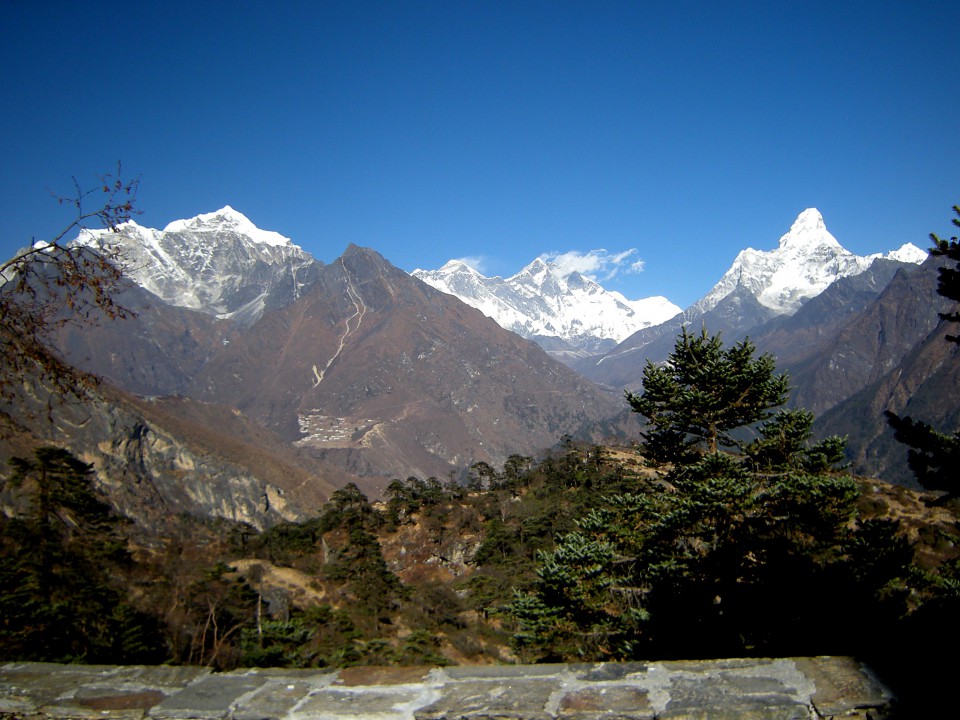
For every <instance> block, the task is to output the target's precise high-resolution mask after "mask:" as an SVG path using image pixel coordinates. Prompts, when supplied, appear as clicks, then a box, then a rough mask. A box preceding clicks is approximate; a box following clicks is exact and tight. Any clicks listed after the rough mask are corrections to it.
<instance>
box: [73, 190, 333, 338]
mask: <svg viewBox="0 0 960 720" xmlns="http://www.w3.org/2000/svg"><path fill="white" fill-rule="evenodd" d="M118 231H119V232H117V233H113V232H110V231H107V230H102V231H95V232H91V231H84V232H82V233H81V234H80V236H79V237H78V238H77V239H76V240H75V241H74V242H77V243H83V244H87V245H92V246H99V245H101V244H110V245H111V246H117V245H119V247H120V251H121V255H122V257H123V258H124V264H125V269H124V271H125V273H126V274H127V275H128V276H129V277H130V278H132V279H133V280H134V281H135V282H136V283H137V284H139V285H140V286H141V287H143V288H145V289H146V290H149V291H150V292H152V293H153V294H154V295H157V296H158V297H160V298H161V299H162V300H163V301H164V302H166V303H168V304H170V305H175V306H179V307H187V308H191V309H193V310H199V311H201V312H205V313H208V314H210V315H215V316H217V317H219V318H231V319H234V320H236V321H238V322H239V323H241V324H242V325H249V324H251V323H253V322H255V321H256V320H257V319H258V318H259V317H260V316H261V315H262V314H263V311H264V310H265V309H266V308H268V307H282V306H284V305H287V304H289V303H290V302H293V301H294V300H296V298H297V297H299V296H300V294H302V292H303V291H304V290H305V289H306V288H307V287H308V286H309V285H311V284H312V283H313V282H314V281H315V280H316V277H317V269H318V266H319V263H317V261H316V260H314V259H313V258H312V257H311V256H310V255H309V254H308V253H306V252H304V251H303V250H302V249H301V248H300V247H299V246H297V245H294V244H293V243H292V242H291V241H290V239H289V238H286V237H284V236H282V235H280V234H279V233H275V232H270V231H267V230H261V229H259V228H258V227H256V226H255V225H254V224H253V223H252V222H250V220H248V219H247V218H246V217H245V216H244V215H243V214H241V213H239V212H237V211H236V210H234V209H233V208H231V207H229V206H227V207H225V208H223V209H221V210H218V211H217V212H214V213H207V214H203V215H198V216H197V217H195V218H191V219H189V220H177V221H175V222H172V223H170V224H169V225H167V227H166V228H164V229H163V230H154V229H152V228H145V227H141V226H140V225H138V224H137V223H135V222H132V221H131V222H127V223H123V224H122V225H120V226H119V227H118Z"/></svg>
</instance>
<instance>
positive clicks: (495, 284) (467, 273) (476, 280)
mask: <svg viewBox="0 0 960 720" xmlns="http://www.w3.org/2000/svg"><path fill="white" fill-rule="evenodd" d="M413 275H414V277H417V278H419V279H420V280H423V281H424V282H425V283H427V284H428V285H432V286H433V287H435V288H437V289H439V290H442V291H443V292H446V293H450V294H451V295H455V296H456V297H458V298H460V299H461V300H462V301H463V302H465V303H467V305H470V306H472V307H475V308H477V309H478V310H480V311H481V312H482V313H483V314H484V315H486V316H487V317H491V318H493V319H494V320H496V321H497V323H498V324H499V325H500V326H501V327H504V328H506V329H507V330H510V331H512V332H515V333H517V334H518V335H520V336H521V337H525V338H529V339H531V340H534V341H535V342H537V343H539V344H540V345H541V346H542V347H543V348H544V349H545V350H547V352H549V353H550V354H551V355H553V356H554V357H556V358H557V359H559V360H562V361H565V362H569V361H571V360H573V359H575V358H577V357H583V356H586V355H596V354H599V353H601V352H604V351H605V350H608V349H610V348H612V347H613V346H614V345H616V344H617V343H618V342H620V341H621V340H623V339H625V338H626V337H628V336H629V335H630V334H632V333H634V332H636V331H637V330H640V329H641V328H645V327H650V326H652V325H657V324H659V323H661V322H663V321H665V320H667V319H669V318H670V317H672V316H674V315H676V314H677V313H679V312H680V308H679V307H677V306H676V305H674V304H673V303H671V302H670V301H669V300H667V299H666V298H664V297H650V298H645V299H642V300H627V299H626V298H625V297H624V296H623V295H621V294H620V293H618V292H614V291H608V290H605V289H604V288H603V287H601V286H600V285H599V284H598V283H596V282H594V281H593V280H591V279H590V278H588V277H585V276H584V275H581V274H580V273H578V272H573V273H564V272H563V271H562V270H561V269H560V267H559V266H558V265H557V264H555V263H552V262H548V261H545V260H543V259H540V258H538V259H536V260H534V261H533V262H532V263H530V264H529V265H527V266H526V267H525V268H523V270H521V271H520V272H518V273H517V274H516V275H513V276H512V277H509V278H507V279H506V280H504V279H503V278H501V277H492V278H490V277H485V276H484V275H482V274H480V273H479V272H477V271H476V270H474V269H473V268H471V267H470V266H469V265H467V264H466V263H464V262H463V261H461V260H451V261H450V262H448V263H447V264H446V265H444V266H443V267H442V268H440V269H439V270H414V271H413Z"/></svg>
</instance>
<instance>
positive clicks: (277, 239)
mask: <svg viewBox="0 0 960 720" xmlns="http://www.w3.org/2000/svg"><path fill="white" fill-rule="evenodd" d="M163 232H165V233H183V232H233V233H237V234H240V235H243V236H245V237H247V238H249V239H250V240H251V241H253V242H255V243H260V244H263V245H270V246H273V247H282V246H286V245H293V241H291V240H290V238H288V237H284V236H283V235H281V234H280V233H278V232H273V231H272V230H261V229H260V228H258V227H257V226H256V225H254V224H253V223H252V222H250V220H249V219H248V218H247V216H246V215H244V214H243V213H241V212H238V211H237V210H234V209H233V208H232V207H230V206H229V205H225V206H223V207H222V208H220V209H219V210H217V211H216V212H212V213H201V214H200V215H197V216H196V217H193V218H189V219H187V220H174V221H173V222H172V223H170V224H169V225H167V226H166V227H165V228H164V229H163Z"/></svg>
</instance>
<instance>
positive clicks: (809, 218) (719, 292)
mask: <svg viewBox="0 0 960 720" xmlns="http://www.w3.org/2000/svg"><path fill="white" fill-rule="evenodd" d="M926 257H927V253H925V252H923V251H922V250H921V249H920V248H918V247H916V246H915V245H913V244H911V243H906V244H905V245H903V246H902V247H901V248H900V249H899V250H895V251H893V252H890V253H875V254H872V255H866V256H860V255H855V254H853V253H852V252H850V251H848V250H846V249H845V248H844V247H843V246H842V245H841V244H840V243H839V242H837V239H836V238H835V237H834V236H833V235H831V234H830V232H829V231H828V230H827V227H826V224H825V223H824V221H823V216H822V215H821V214H820V211H819V210H817V209H816V208H808V209H807V210H804V211H803V212H802V213H800V215H798V216H797V219H796V220H794V222H793V225H791V226H790V230H789V231H788V232H787V233H786V234H785V235H783V236H782V237H781V238H780V242H779V244H778V247H777V248H776V249H775V250H770V251H763V250H754V249H753V248H747V249H746V250H743V251H741V252H740V254H739V255H737V257H736V259H735V260H734V261H733V265H732V266H731V267H730V269H729V270H727V272H726V273H725V274H724V276H723V277H722V278H720V281H719V282H718V283H717V284H716V285H715V286H714V287H713V289H712V290H710V292H709V293H707V294H706V295H705V296H704V297H703V298H702V299H701V300H699V301H698V302H696V303H695V304H694V305H693V308H692V309H693V310H699V311H701V312H706V311H708V310H710V309H712V308H713V307H715V306H716V305H717V303H719V302H720V301H721V300H722V299H723V298H725V297H726V296H727V295H729V294H730V293H731V292H733V291H734V290H735V289H736V288H737V287H738V286H742V287H744V288H746V289H747V290H749V291H750V292H751V293H752V294H753V296H754V297H756V298H757V300H758V301H759V302H760V304H761V305H763V306H765V307H767V308H769V309H771V310H773V311H774V312H775V313H777V314H786V315H789V314H792V313H794V312H796V311H797V309H799V307H800V306H801V305H802V304H803V303H805V302H806V301H807V300H809V299H810V298H812V297H815V296H817V295H819V294H820V293H821V292H823V291H824V290H825V289H826V288H827V286H828V285H830V284H831V283H832V282H834V281H835V280H838V279H839V278H842V277H847V276H849V275H857V274H858V273H861V272H863V271H864V270H866V269H867V268H868V267H870V265H871V264H872V263H873V261H874V260H877V259H879V258H885V259H891V260H899V261H901V262H913V263H917V264H919V263H921V262H923V260H924V259H925V258H926Z"/></svg>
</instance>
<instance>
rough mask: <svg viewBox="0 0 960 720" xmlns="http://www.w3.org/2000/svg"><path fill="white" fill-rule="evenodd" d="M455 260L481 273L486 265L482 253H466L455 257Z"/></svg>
mask: <svg viewBox="0 0 960 720" xmlns="http://www.w3.org/2000/svg"><path fill="white" fill-rule="evenodd" d="M457 260H459V261H460V262H462V263H463V264H464V265H467V266H469V267H471V268H473V269H474V270H476V271H477V272H478V273H481V274H483V273H484V271H485V270H486V267H487V259H486V258H485V257H483V256H482V255H468V256H466V257H462V258H457Z"/></svg>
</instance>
